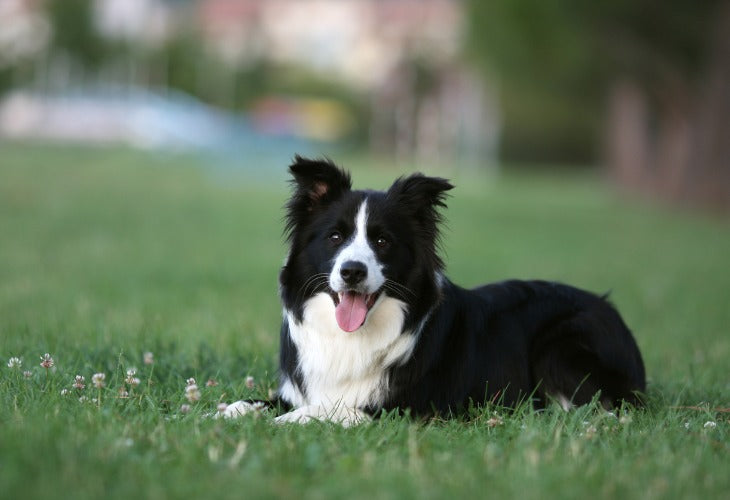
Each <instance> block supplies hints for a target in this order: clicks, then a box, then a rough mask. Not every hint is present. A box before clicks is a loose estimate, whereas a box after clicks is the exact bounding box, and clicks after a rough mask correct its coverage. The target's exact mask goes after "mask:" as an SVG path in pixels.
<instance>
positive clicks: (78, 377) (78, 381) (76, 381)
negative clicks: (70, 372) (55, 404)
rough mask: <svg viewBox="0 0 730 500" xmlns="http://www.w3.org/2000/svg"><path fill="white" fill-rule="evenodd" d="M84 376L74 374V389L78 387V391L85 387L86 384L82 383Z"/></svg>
mask: <svg viewBox="0 0 730 500" xmlns="http://www.w3.org/2000/svg"><path fill="white" fill-rule="evenodd" d="M84 382H85V381H84V376H83V375H76V378H75V379H74V385H73V388H74V389H78V390H80V391H82V390H84V388H85V387H86V384H85V383H84Z"/></svg>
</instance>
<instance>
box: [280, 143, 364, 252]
mask: <svg viewBox="0 0 730 500" xmlns="http://www.w3.org/2000/svg"><path fill="white" fill-rule="evenodd" d="M289 172H290V173H291V174H292V177H293V179H292V185H293V186H294V192H293V193H292V196H291V198H289V201H288V202H287V204H286V226H285V228H284V233H285V234H286V235H287V238H289V239H290V238H291V237H292V234H293V233H294V228H296V227H297V226H298V225H299V224H302V223H304V222H306V221H307V220H308V218H309V217H310V215H311V214H312V213H313V212H315V211H317V210H318V209H320V208H322V207H324V206H326V205H327V204H328V203H331V202H332V201H333V200H336V199H337V198H339V197H340V196H342V195H343V194H344V193H345V192H347V191H349V190H350V188H351V186H352V181H351V180H350V174H348V173H347V172H345V171H344V170H342V169H341V168H339V167H338V166H337V165H335V164H334V163H332V161H330V160H310V159H308V158H302V157H301V156H299V155H297V156H295V157H294V163H293V164H291V165H290V166H289Z"/></svg>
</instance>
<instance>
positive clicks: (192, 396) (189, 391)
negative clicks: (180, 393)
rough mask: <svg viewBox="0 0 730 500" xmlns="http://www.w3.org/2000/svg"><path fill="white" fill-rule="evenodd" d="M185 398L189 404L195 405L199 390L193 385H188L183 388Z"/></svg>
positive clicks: (198, 397)
mask: <svg viewBox="0 0 730 500" xmlns="http://www.w3.org/2000/svg"><path fill="white" fill-rule="evenodd" d="M185 397H186V398H187V399H188V401H190V402H191V403H195V402H196V401H199V400H200V389H198V386H197V385H195V384H192V385H189V386H187V387H186V388H185Z"/></svg>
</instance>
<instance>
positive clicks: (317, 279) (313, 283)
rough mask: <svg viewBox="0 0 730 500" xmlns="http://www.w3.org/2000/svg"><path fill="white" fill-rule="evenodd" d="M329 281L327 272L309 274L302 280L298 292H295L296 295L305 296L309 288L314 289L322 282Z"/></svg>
mask: <svg viewBox="0 0 730 500" xmlns="http://www.w3.org/2000/svg"><path fill="white" fill-rule="evenodd" d="M328 281H329V274H327V273H317V274H314V275H312V276H310V277H309V278H308V279H307V281H305V282H304V285H302V287H301V288H300V289H299V293H298V294H297V297H299V296H305V295H307V293H308V291H309V290H310V289H311V290H312V291H314V290H316V289H317V288H319V287H320V286H322V284H324V283H327V282H328Z"/></svg>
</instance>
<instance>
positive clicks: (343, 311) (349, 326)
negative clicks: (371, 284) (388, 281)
mask: <svg viewBox="0 0 730 500" xmlns="http://www.w3.org/2000/svg"><path fill="white" fill-rule="evenodd" d="M330 295H331V296H332V300H333V301H334V303H335V319H336V320H337V324H338V325H340V328H341V329H342V330H344V331H346V332H354V331H355V330H357V329H358V328H360V327H361V326H362V325H363V323H365V318H367V315H368V312H370V309H371V308H372V307H373V306H374V305H375V301H376V300H378V297H379V296H380V291H377V292H375V293H370V294H366V293H358V292H355V291H353V290H345V291H344V292H339V293H335V292H332V293H331V294H330Z"/></svg>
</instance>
